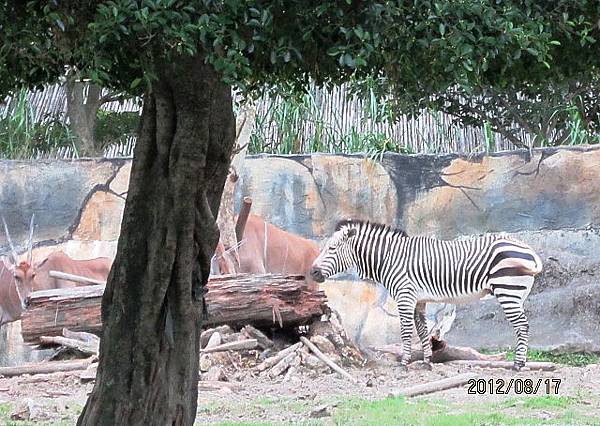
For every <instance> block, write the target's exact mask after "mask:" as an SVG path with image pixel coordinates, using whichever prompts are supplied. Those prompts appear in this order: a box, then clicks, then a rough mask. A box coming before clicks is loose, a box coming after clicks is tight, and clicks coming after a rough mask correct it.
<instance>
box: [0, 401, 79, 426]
mask: <svg viewBox="0 0 600 426" xmlns="http://www.w3.org/2000/svg"><path fill="white" fill-rule="evenodd" d="M82 409H83V407H81V406H77V407H75V406H72V407H71V410H77V413H79V412H80V411H81V410H82ZM13 410H14V406H13V405H12V404H6V403H4V404H0V425H2V426H34V425H35V426H70V425H72V424H73V420H72V419H71V420H69V419H67V418H66V417H70V416H68V413H64V415H63V419H61V420H46V421H39V420H32V421H21V420H11V418H10V415H11V413H12V412H13Z"/></svg>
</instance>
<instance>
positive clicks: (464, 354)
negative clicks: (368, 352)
mask: <svg viewBox="0 0 600 426" xmlns="http://www.w3.org/2000/svg"><path fill="white" fill-rule="evenodd" d="M370 349H372V350H375V351H378V352H385V353H390V354H394V355H396V356H398V359H402V346H401V345H383V346H372V347H371V348H370ZM505 359H506V352H501V353H498V354H482V353H480V352H478V351H476V350H475V349H473V348H469V347H466V346H451V345H449V344H447V343H446V342H444V341H439V340H438V341H436V345H434V350H433V354H432V356H431V361H432V362H434V363H441V362H449V361H458V360H473V361H503V360H505ZM422 360H423V349H421V344H420V343H419V345H418V346H413V349H412V351H411V356H410V361H411V362H414V361H422Z"/></svg>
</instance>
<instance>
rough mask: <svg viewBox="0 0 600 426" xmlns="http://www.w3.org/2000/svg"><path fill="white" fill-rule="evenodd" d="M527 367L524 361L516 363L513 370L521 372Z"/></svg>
mask: <svg viewBox="0 0 600 426" xmlns="http://www.w3.org/2000/svg"><path fill="white" fill-rule="evenodd" d="M523 367H525V362H523V361H515V362H514V364H513V370H515V371H521V369H522V368H523Z"/></svg>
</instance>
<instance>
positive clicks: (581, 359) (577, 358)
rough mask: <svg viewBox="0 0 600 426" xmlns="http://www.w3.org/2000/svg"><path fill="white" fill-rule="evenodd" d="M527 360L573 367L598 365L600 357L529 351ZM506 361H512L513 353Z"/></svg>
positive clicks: (584, 354)
mask: <svg viewBox="0 0 600 426" xmlns="http://www.w3.org/2000/svg"><path fill="white" fill-rule="evenodd" d="M527 358H528V360H529V361H549V362H555V363H557V364H565V365H570V366H573V367H581V366H584V365H589V364H598V363H600V355H599V354H595V353H573V354H553V353H552V352H546V351H538V350H529V353H528V355H527ZM508 359H509V360H510V361H512V360H513V359H514V352H513V351H511V352H509V354H508Z"/></svg>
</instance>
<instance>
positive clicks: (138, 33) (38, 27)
mask: <svg viewBox="0 0 600 426" xmlns="http://www.w3.org/2000/svg"><path fill="white" fill-rule="evenodd" d="M599 10H600V6H599V3H598V2H597V1H585V0H569V1H567V0H554V1H550V0H549V1H544V2H539V1H536V0H525V1H502V0H490V1H484V0H459V1H442V0H433V1H402V0H400V1H356V0H344V1H332V0H326V1H310V0H307V1H302V2H299V1H289V0H287V1H286V0H272V1H266V0H202V1H198V0H196V1H177V0H137V1H135V0H113V1H90V0H87V1H86V0H83V1H57V0H54V1H28V2H22V1H6V0H4V1H0V37H1V40H0V95H1V94H7V93H9V92H11V91H12V90H14V89H15V88H19V87H23V86H25V87H32V86H39V85H42V84H44V83H48V82H53V81H55V80H57V79H58V78H59V77H60V76H61V75H63V73H64V67H65V66H71V67H75V68H76V69H78V70H79V72H80V73H81V75H83V76H85V77H88V78H90V79H92V80H93V81H94V82H96V83H99V84H101V85H103V86H107V87H112V88H115V89H117V90H121V91H122V90H124V91H128V92H129V93H131V94H139V93H141V92H143V91H144V90H145V89H146V88H148V87H150V85H151V83H152V79H153V75H154V74H153V64H154V63H155V61H156V60H157V58H159V57H160V58H167V59H172V60H177V57H178V55H186V54H187V55H202V57H204V58H205V60H206V61H208V62H210V63H211V64H213V66H214V67H215V68H216V69H217V70H218V71H219V72H220V73H221V75H222V76H223V79H224V80H225V81H226V82H227V83H229V84H232V85H234V86H236V87H238V88H239V89H241V90H242V91H245V92H252V91H253V89H256V88H259V87H262V86H264V85H268V86H271V87H274V86H276V87H282V88H287V89H290V88H291V89H301V88H302V87H304V86H305V84H306V83H307V81H308V80H309V79H314V80H315V81H316V82H317V83H318V84H325V83H336V82H342V81H346V80H348V79H350V78H351V77H352V78H353V79H355V80H359V81H360V80H361V78H363V77H365V76H368V75H375V76H377V77H378V78H380V79H381V82H382V85H381V87H382V91H383V92H388V93H389V92H390V91H393V92H394V93H395V94H396V95H397V97H398V99H399V102H398V108H400V109H402V110H409V109H414V108H416V107H419V106H421V105H422V104H423V103H424V102H425V100H426V99H427V98H428V97H429V96H430V95H432V94H436V93H442V92H444V91H445V90H447V89H448V88H449V87H452V86H455V85H458V86H459V87H461V88H462V89H463V90H464V92H465V93H467V94H468V93H469V88H472V87H481V86H490V87H498V88H507V87H513V88H514V87H517V88H524V87H528V86H531V85H540V84H542V83H543V82H545V81H547V80H553V81H554V80H563V79H568V78H574V77H576V76H578V75H581V74H582V73H585V72H590V70H592V72H594V73H596V72H597V69H598V62H599V61H600V54H598V53H599V52H598V42H597V38H598V22H599V21H598V19H599V17H600V13H599ZM592 53H594V54H592ZM198 78H201V76H198Z"/></svg>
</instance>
